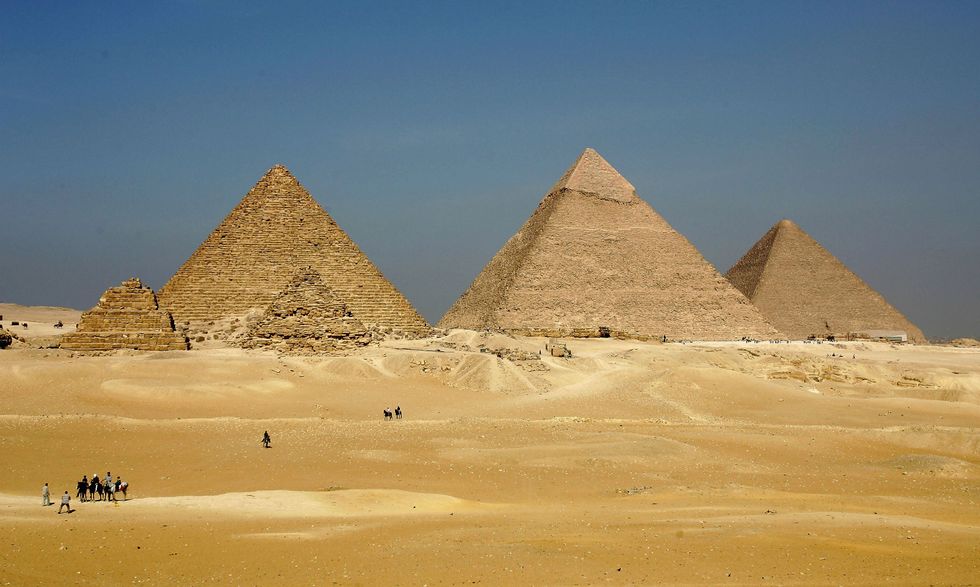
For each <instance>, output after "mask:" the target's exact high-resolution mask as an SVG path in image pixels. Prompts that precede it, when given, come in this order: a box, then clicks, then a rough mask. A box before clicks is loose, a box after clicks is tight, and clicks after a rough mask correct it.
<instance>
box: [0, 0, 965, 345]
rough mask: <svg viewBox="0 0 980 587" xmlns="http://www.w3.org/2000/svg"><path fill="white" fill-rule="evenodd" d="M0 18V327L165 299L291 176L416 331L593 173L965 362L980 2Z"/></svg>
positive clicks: (712, 243) (171, 10)
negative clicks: (188, 263)
mask: <svg viewBox="0 0 980 587" xmlns="http://www.w3.org/2000/svg"><path fill="white" fill-rule="evenodd" d="M0 4H2V11H3V17H2V18H0V173H2V177H3V181H2V182H0V218H2V219H3V223H2V230H0V300H2V301H13V302H18V303H26V304H49V305H67V306H73V307H78V308H87V307H90V306H92V305H94V303H95V302H96V301H97V299H98V296H99V295H100V293H101V292H102V291H103V290H104V289H105V288H106V287H109V286H111V285H114V284H116V283H118V282H119V281H120V280H122V279H124V278H126V277H129V276H131V275H138V276H140V277H142V278H143V279H144V281H146V282H148V283H149V284H150V285H152V286H153V287H156V288H159V287H160V286H161V285H163V283H164V282H166V280H167V279H168V278H169V276H170V275H171V274H172V273H173V272H174V271H176V269H177V268H178V267H179V265H180V264H181V263H183V261H184V260H185V259H186V258H187V257H188V256H189V255H190V254H191V252H192V251H193V250H194V249H195V248H196V247H197V245H198V244H199V243H200V242H201V241H202V240H203V239H204V238H205V237H206V236H207V234H208V233H209V232H210V231H211V229H213V228H214V227H215V226H217V224H218V223H219V222H220V221H221V219H222V218H224V216H225V215H226V214H227V213H228V211H230V210H231V208H232V207H233V206H234V205H235V203H237V201H238V200H239V199H240V198H241V197H242V196H243V195H244V194H245V192H246V191H247V190H248V189H249V187H251V185H252V184H253V183H254V182H255V181H256V180H257V179H258V178H259V177H260V176H261V175H262V174H263V173H264V172H265V171H266V170H267V169H268V168H269V167H271V166H272V165H273V164H274V163H276V162H282V163H284V164H286V165H287V166H288V167H289V168H290V169H291V170H292V171H293V172H294V174H295V175H296V176H297V177H298V178H299V179H300V181H301V182H303V183H304V185H306V186H307V188H309V189H310V191H311V192H312V194H313V195H314V197H315V198H317V200H318V201H319V202H320V203H321V205H323V206H324V207H325V208H326V209H327V210H328V211H329V212H330V213H331V214H332V215H333V216H334V218H335V219H336V220H337V221H338V223H340V225H341V226H342V227H344V228H345V229H346V230H347V232H348V233H350V234H351V236H352V237H353V238H354V239H355V240H356V241H357V242H358V244H359V245H360V246H361V247H362V249H364V250H365V252H367V253H368V255H369V256H370V257H371V258H372V260H374V262H375V263H376V264H377V265H378V266H379V267H380V268H381V270H382V271H383V272H384V273H385V275H386V276H388V277H389V279H391V280H392V281H393V282H394V283H395V284H396V285H397V286H398V287H399V288H400V289H401V290H402V291H403V292H404V293H405V294H406V295H407V296H408V297H409V299H410V300H411V301H412V302H413V303H414V304H415V305H416V306H417V307H418V308H419V309H420V310H421V311H422V312H423V314H424V315H425V316H426V317H427V318H428V319H429V320H430V321H433V322H434V321H435V320H437V319H438V318H439V317H440V316H441V314H442V313H443V312H444V311H445V309H446V308H448V306H449V305H450V304H451V303H452V302H453V300H454V299H455V298H456V297H457V296H458V295H459V294H460V293H461V292H462V291H463V290H464V289H465V288H466V287H467V286H468V285H469V283H470V281H471V280H472V279H473V277H475V275H476V274H477V273H478V272H479V271H480V269H481V268H482V267H483V265H484V264H485V263H486V262H487V261H488V260H489V259H490V257H491V256H492V255H493V254H494V253H495V252H496V251H497V249H499V247H500V246H501V245H502V244H503V243H504V241H506V239H507V238H508V237H509V236H510V235H511V234H513V233H514V232H515V231H516V230H517V228H518V227H519V226H520V225H521V223H522V222H523V221H524V220H525V219H526V218H527V217H528V216H529V215H530V213H531V212H532V211H533V210H534V208H535V207H536V205H537V203H538V201H539V200H540V199H541V197H542V196H544V193H545V191H546V190H547V189H548V188H549V187H550V186H551V184H552V183H553V182H554V181H555V180H556V179H557V178H558V177H559V176H560V175H561V173H562V172H563V171H564V170H565V168H566V167H568V165H569V164H570V163H571V162H572V161H573V160H574V159H575V157H576V156H577V155H578V153H579V152H580V151H581V150H582V148H583V147H586V146H591V147H594V148H596V149H598V150H599V152H600V153H602V154H603V156H605V157H606V158H607V159H608V160H609V161H610V162H611V163H612V164H613V165H615V166H616V167H617V168H618V169H619V170H620V171H621V172H622V173H623V174H624V175H625V176H626V177H627V178H628V179H629V180H630V181H631V182H632V183H633V184H634V185H635V186H636V187H637V191H638V192H639V194H640V196H641V197H643V198H644V199H645V200H647V201H648V202H649V203H650V204H651V205H652V206H653V207H654V208H655V209H657V211H659V212H660V213H661V214H662V215H663V216H664V217H665V218H666V219H667V220H668V221H669V222H671V223H672V224H673V225H674V227H675V228H677V229H678V230H680V231H681V232H682V233H683V234H684V235H685V236H687V237H688V238H689V239H690V240H691V241H692V242H693V243H694V244H695V245H696V246H697V247H698V248H699V249H700V250H701V251H702V253H704V255H705V256H706V257H707V258H708V260H709V261H711V262H712V263H714V264H715V266H716V267H717V268H718V269H719V270H720V271H722V272H724V271H725V270H727V269H728V267H729V266H731V264H732V263H734V262H735V261H736V260H737V259H738V258H739V257H740V256H741V255H742V253H743V252H744V251H745V250H746V249H748V247H749V246H751V245H752V244H753V243H754V242H755V241H756V239H758V238H759V237H760V236H761V235H762V234H763V233H764V232H765V231H766V230H767V229H768V228H769V227H770V226H771V225H772V224H773V223H775V222H776V221H777V220H779V219H780V218H782V217H789V218H792V219H794V220H795V221H796V222H798V223H799V224H800V225H801V226H802V227H803V228H804V229H805V230H807V231H808V232H809V233H810V234H811V235H812V236H813V237H815V238H816V239H817V240H819V241H821V242H822V243H823V244H824V245H825V246H826V247H827V248H828V249H829V250H830V251H831V252H832V253H834V254H835V255H837V256H838V257H839V258H840V259H841V260H842V261H844V262H845V263H846V264H848V265H849V266H850V267H851V268H852V269H853V270H854V271H856V272H857V273H858V274H859V275H860V276H861V277H863V278H864V279H865V280H866V281H867V282H868V283H870V284H871V285H872V286H873V287H875V288H876V289H878V290H879V291H880V292H882V293H883V294H884V295H885V297H886V298H887V299H888V300H889V301H890V302H892V303H893V304H894V305H895V306H897V307H898V308H899V309H900V310H902V311H903V312H904V313H905V314H906V315H907V316H909V318H911V319H912V320H913V321H914V322H916V323H917V324H919V326H921V327H922V328H923V330H925V332H926V334H927V335H929V336H934V337H937V336H950V337H951V336H980V262H978V259H980V229H978V225H980V3H977V2H921V3H908V2H881V3H878V2H841V3H835V2H818V3H815V2H800V3H794V2H772V3H768V2H724V3H721V2H704V3H686V2H685V3H656V2H639V3H630V2H622V3H620V2H562V3H547V2H531V3H507V2H502V3H482V2H480V3H478V2H472V3H467V2H446V3H424V4H423V3H402V2H398V3H375V2H369V3H338V4H334V3H327V2H310V3H298V2H277V3H248V2H205V1H202V2H189V1H187V2H160V3H128V2H120V3H78V2H0Z"/></svg>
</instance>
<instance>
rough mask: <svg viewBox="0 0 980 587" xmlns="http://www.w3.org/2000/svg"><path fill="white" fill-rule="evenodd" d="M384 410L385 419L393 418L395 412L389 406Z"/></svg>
mask: <svg viewBox="0 0 980 587" xmlns="http://www.w3.org/2000/svg"><path fill="white" fill-rule="evenodd" d="M384 412H385V420H391V418H392V417H393V414H392V413H391V410H389V409H388V408H385V410H384Z"/></svg>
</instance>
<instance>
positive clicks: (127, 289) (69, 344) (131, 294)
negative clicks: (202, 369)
mask: <svg viewBox="0 0 980 587" xmlns="http://www.w3.org/2000/svg"><path fill="white" fill-rule="evenodd" d="M60 346H61V348H63V349H69V350H73V351H113V350H121V349H132V350H139V351H178V350H187V338H186V337H185V336H183V335H182V334H180V333H178V332H176V331H175V329H174V323H173V319H172V318H171V316H170V314H169V313H167V312H165V311H163V310H161V309H160V308H159V306H158V304H157V297H156V295H155V294H154V293H153V290H152V289H150V288H148V287H144V286H143V284H142V283H141V282H140V280H139V278H136V277H134V278H131V279H127V280H126V281H123V282H122V284H120V285H119V286H118V287H111V288H109V289H107V290H106V292H105V293H104V294H102V297H101V298H99V303H98V305H97V306H95V307H94V308H92V309H91V310H89V311H88V312H85V313H84V314H82V317H81V319H80V320H79V323H78V329H77V330H76V331H75V332H72V333H69V334H66V335H64V336H63V337H62V339H61V344H60Z"/></svg>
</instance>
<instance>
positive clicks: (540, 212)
mask: <svg viewBox="0 0 980 587" xmlns="http://www.w3.org/2000/svg"><path fill="white" fill-rule="evenodd" d="M439 326H440V327H443V328H469V329H474V330H476V329H483V328H490V329H499V330H505V331H509V332H513V333H517V334H529V335H543V336H597V335H600V332H601V331H600V329H601V328H608V329H609V333H610V334H611V335H613V336H625V337H656V338H659V337H661V336H667V337H669V338H675V339H676V338H686V339H701V340H726V339H737V338H741V337H743V336H751V337H763V338H771V337H775V336H778V333H777V332H776V331H775V329H773V328H772V326H770V325H769V324H768V323H767V322H766V321H765V319H764V318H763V317H762V315H761V314H760V313H759V311H758V310H757V309H756V308H755V307H754V306H753V305H752V304H751V303H749V301H748V300H747V299H746V298H745V297H744V296H743V295H741V294H740V293H739V292H738V291H737V290H736V289H735V288H733V287H732V286H731V284H729V283H728V282H727V281H726V280H725V279H724V278H723V277H722V276H721V275H719V274H718V272H717V271H715V269H714V267H712V266H711V264H709V263H708V262H707V261H706V260H705V259H704V257H702V256H701V254H700V253H699V252H698V250H697V249H695V248H694V246H693V245H692V244H691V243H690V242H688V240H687V239H685V238H684V237H683V236H681V235H680V234H679V233H678V232H677V231H676V230H674V229H673V228H672V227H671V226H670V225H669V224H667V221H666V220H664V219H663V218H662V217H661V216H660V215H659V214H657V212H655V211H654V210H653V209H652V208H651V207H650V206H649V205H648V204H647V203H646V202H644V201H643V200H641V199H640V198H639V197H637V195H636V190H635V189H634V188H633V186H632V185H631V184H630V183H629V182H628V181H626V179H625V178H624V177H623V176H622V175H620V174H619V173H618V172H617V171H616V170H615V169H614V168H613V167H612V166H611V165H610V164H609V163H607V162H606V160H605V159H603V158H602V157H601V156H600V155H599V154H598V153H597V152H595V151H594V150H592V149H586V150H585V151H584V152H583V153H582V155H581V156H579V158H578V160H577V161H576V162H575V164H574V165H572V166H571V168H569V170H568V171H567V172H566V173H565V175H564V176H562V178H561V179H560V180H558V183H556V184H555V185H554V187H552V188H551V190H550V191H549V192H548V195H547V196H545V198H544V200H542V201H541V203H540V204H539V205H538V209H537V210H535V212H534V213H533V214H532V215H531V217H530V218H529V219H528V220H527V222H525V223H524V226H522V227H521V229H520V230H519V231H518V232H517V234H515V235H514V236H513V237H511V238H510V240H509V241H507V243H506V244H505V245H504V246H503V248H502V249H500V251H499V252H498V253H497V254H496V255H495V256H494V257H493V259H491V260H490V263H488V264H487V266H486V267H485V268H484V269H483V271H482V272H481V273H480V274H479V275H478V276H477V278H476V280H474V281H473V284H472V285H470V288H469V289H468V290H467V291H466V292H465V293H464V294H463V295H462V296H461V297H460V298H459V299H458V300H457V301H456V303H455V304H453V307H452V308H450V309H449V311H448V312H447V313H446V315H445V316H443V318H442V320H441V321H440V322H439Z"/></svg>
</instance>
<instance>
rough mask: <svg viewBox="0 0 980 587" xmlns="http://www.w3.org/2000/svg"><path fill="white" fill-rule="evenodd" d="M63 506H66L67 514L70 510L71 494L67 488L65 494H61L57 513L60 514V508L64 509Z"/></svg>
mask: <svg viewBox="0 0 980 587" xmlns="http://www.w3.org/2000/svg"><path fill="white" fill-rule="evenodd" d="M64 508H68V513H69V514H70V513H71V512H72V509H71V496H70V495H68V490H67V489H66V490H65V494H64V495H62V496H61V505H60V506H59V507H58V513H59V514H60V513H61V510H62V509H64Z"/></svg>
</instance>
